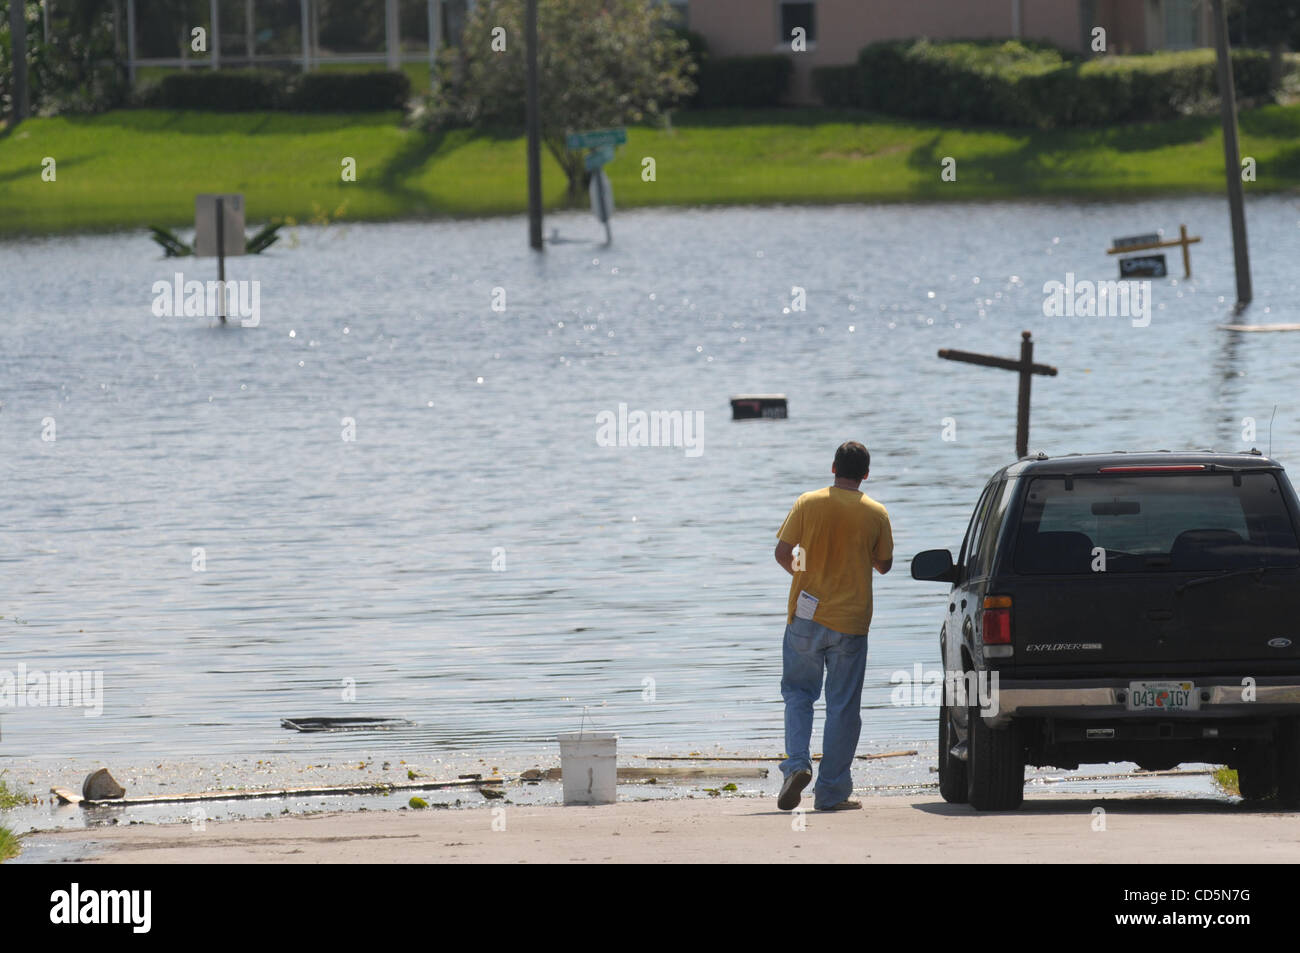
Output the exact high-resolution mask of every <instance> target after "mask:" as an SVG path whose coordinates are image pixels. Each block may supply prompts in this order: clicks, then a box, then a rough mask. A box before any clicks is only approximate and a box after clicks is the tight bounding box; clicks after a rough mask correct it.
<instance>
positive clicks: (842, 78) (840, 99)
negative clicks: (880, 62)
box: [812, 63, 864, 108]
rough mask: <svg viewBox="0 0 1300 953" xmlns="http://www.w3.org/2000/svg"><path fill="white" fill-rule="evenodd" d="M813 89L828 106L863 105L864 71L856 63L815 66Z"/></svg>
mask: <svg viewBox="0 0 1300 953" xmlns="http://www.w3.org/2000/svg"><path fill="white" fill-rule="evenodd" d="M812 82H813V89H814V90H816V92H817V96H818V98H820V99H821V101H822V102H823V103H824V104H825V105H827V106H841V107H850V108H851V107H861V106H863V105H864V102H863V95H862V72H861V70H860V69H859V68H858V65H857V64H856V63H850V64H848V65H847V66H814V67H813V71H812Z"/></svg>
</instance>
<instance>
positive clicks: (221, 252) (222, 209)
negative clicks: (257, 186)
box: [194, 193, 244, 324]
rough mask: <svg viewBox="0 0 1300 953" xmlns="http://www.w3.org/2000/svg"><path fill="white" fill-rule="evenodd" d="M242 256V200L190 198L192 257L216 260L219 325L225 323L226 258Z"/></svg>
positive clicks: (237, 197)
mask: <svg viewBox="0 0 1300 953" xmlns="http://www.w3.org/2000/svg"><path fill="white" fill-rule="evenodd" d="M242 254H244V197H243V196H242V195H240V194H238V193H229V194H221V195H196V196H195V197H194V256H195V257H196V258H213V257H215V258H216V259H217V280H218V281H220V282H221V284H220V289H221V290H220V292H219V293H218V294H217V301H218V302H219V304H218V308H219V310H220V317H221V323H222V324H225V323H226V291H225V289H226V256H227V255H242Z"/></svg>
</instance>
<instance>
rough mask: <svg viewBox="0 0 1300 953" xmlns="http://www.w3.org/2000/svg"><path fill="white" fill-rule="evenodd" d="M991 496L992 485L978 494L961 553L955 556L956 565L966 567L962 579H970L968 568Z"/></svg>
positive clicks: (973, 556)
mask: <svg viewBox="0 0 1300 953" xmlns="http://www.w3.org/2000/svg"><path fill="white" fill-rule="evenodd" d="M992 496H993V484H991V483H990V484H989V485H988V486H986V487H984V492H983V493H982V494H980V501H979V502H978V503H977V504H975V512H974V513H972V514H971V518H970V525H969V526H968V527H967V528H966V538H965V539H964V540H962V544H961V553H960V554H958V556H957V565H958V566H964V567H966V568H965V570H964V571H963V573H962V576H963V578H969V577H970V568H971V566H972V565H973V564H974V562H975V546H976V543H977V542H978V540H979V538H980V532H981V531H982V530H983V529H984V518H985V516H987V515H988V508H989V500H990V499H991V498H992Z"/></svg>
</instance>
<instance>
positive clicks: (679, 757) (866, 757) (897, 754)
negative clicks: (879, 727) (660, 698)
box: [644, 750, 916, 761]
mask: <svg viewBox="0 0 1300 953" xmlns="http://www.w3.org/2000/svg"><path fill="white" fill-rule="evenodd" d="M914 754H916V751H915V750H908V751H882V752H881V753H880V754H860V755H855V756H854V757H855V758H856V759H857V760H858V761H876V760H878V759H880V758H906V757H909V756H911V755H914ZM812 759H813V760H814V761H820V760H821V759H822V756H821V755H819V754H815V755H813V756H812ZM644 760H646V761H784V760H785V758H784V757H782V756H781V755H758V756H755V757H751V758H745V757H741V756H739V755H715V756H708V755H702V754H700V755H695V754H692V755H684V754H666V755H662V756H658V757H656V756H655V755H649V754H648V755H645V756H644Z"/></svg>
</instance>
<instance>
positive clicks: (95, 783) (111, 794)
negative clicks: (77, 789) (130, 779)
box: [81, 768, 126, 801]
mask: <svg viewBox="0 0 1300 953" xmlns="http://www.w3.org/2000/svg"><path fill="white" fill-rule="evenodd" d="M81 796H82V798H83V799H85V800H87V801H112V800H116V799H118V798H121V797H125V796H126V788H124V787H122V785H120V784H118V783H117V779H116V778H114V777H113V775H111V774H109V773H108V768H100V769H99V770H98V771H93V772H91V773H90V774H88V775H86V780H85V781H83V782H82V783H81Z"/></svg>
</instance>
